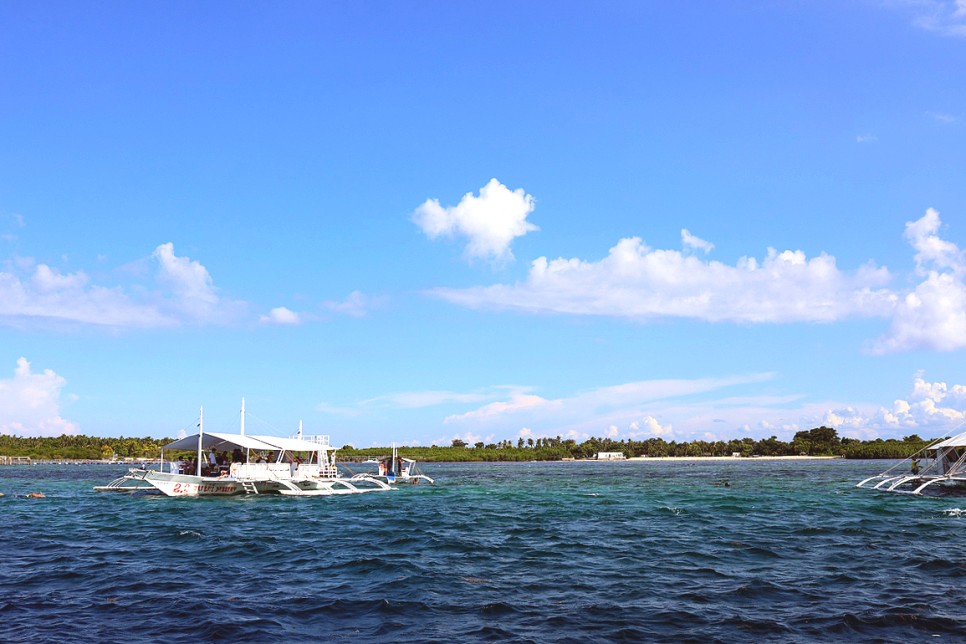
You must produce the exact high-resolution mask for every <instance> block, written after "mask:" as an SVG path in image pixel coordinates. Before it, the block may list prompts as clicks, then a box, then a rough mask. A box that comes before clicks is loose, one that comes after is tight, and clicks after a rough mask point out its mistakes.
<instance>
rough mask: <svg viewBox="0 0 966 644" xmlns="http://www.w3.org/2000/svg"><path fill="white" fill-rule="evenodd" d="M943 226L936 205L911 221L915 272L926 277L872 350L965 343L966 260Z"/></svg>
mask: <svg viewBox="0 0 966 644" xmlns="http://www.w3.org/2000/svg"><path fill="white" fill-rule="evenodd" d="M941 225H942V222H941V221H940V219H939V213H938V212H936V211H935V210H934V209H932V208H930V209H929V210H927V211H926V214H925V215H923V216H922V217H921V218H920V219H917V220H916V221H911V222H908V223H906V232H905V237H906V239H907V240H908V241H909V243H910V244H911V245H912V247H913V248H914V249H915V250H916V255H915V260H916V272H917V274H918V275H919V276H920V277H922V278H924V279H923V281H922V282H920V283H919V284H918V285H917V286H916V287H915V288H914V289H913V290H912V291H911V292H909V293H906V294H905V295H904V296H903V297H901V298H900V299H898V301H897V304H896V308H895V311H894V313H893V316H892V324H891V326H890V328H889V330H888V332H887V333H886V334H885V335H884V336H882V337H881V338H879V339H878V340H876V341H875V342H874V343H873V345H872V350H873V352H875V353H895V352H899V351H908V350H912V349H932V350H936V351H953V350H956V349H963V348H966V284H964V283H963V277H964V275H966V261H964V258H963V251H962V250H960V248H959V247H958V246H957V245H956V244H953V243H952V242H949V241H946V240H944V239H942V238H941V237H940V236H939V234H938V233H939V228H940V226H941Z"/></svg>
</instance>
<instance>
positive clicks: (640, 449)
mask: <svg viewBox="0 0 966 644" xmlns="http://www.w3.org/2000/svg"><path fill="white" fill-rule="evenodd" d="M173 440H174V439H172V438H160V439H156V438H149V437H145V438H125V437H123V436H122V437H118V438H97V437H93V436H83V435H67V434H65V435H63V436H57V437H23V436H10V435H0V456H7V457H28V458H30V459H32V460H103V461H110V460H124V459H135V460H138V459H140V460H143V459H156V458H158V457H159V456H160V454H161V448H162V447H163V446H164V445H167V444H168V443H171V442H173ZM932 442H933V439H923V438H920V437H919V436H917V435H915V434H913V435H911V436H906V437H905V438H903V439H901V440H896V439H889V440H883V439H881V438H877V439H875V440H870V441H861V440H858V439H854V438H840V437H839V435H838V432H837V431H836V430H835V429H834V428H831V427H825V426H824V425H823V426H821V427H815V428H814V429H809V430H803V431H800V432H797V433H796V434H795V436H794V438H792V440H791V442H785V441H781V440H778V438H776V437H775V436H772V437H771V438H763V439H760V440H755V439H753V438H741V439H738V438H735V439H731V440H729V441H702V440H695V441H690V442H677V441H665V440H664V439H663V438H649V439H647V440H642V441H635V440H619V441H617V440H613V439H610V438H589V439H587V440H585V441H583V442H580V443H578V442H577V441H575V440H573V439H565V438H561V437H560V436H557V437H556V438H536V439H534V438H527V439H523V438H520V439H517V441H516V443H513V442H512V441H509V440H504V441H500V442H498V443H484V442H478V443H475V444H473V445H470V444H468V443H467V442H465V441H463V440H460V439H455V440H453V441H452V443H451V444H450V445H447V446H439V445H432V446H429V447H419V446H402V447H400V448H399V450H400V452H402V455H404V456H408V457H410V458H415V459H417V460H419V461H421V462H434V461H435V462H441V461H448V462H466V461H563V460H572V459H578V460H580V459H592V458H596V456H597V454H599V453H601V452H610V453H620V454H623V455H624V457H625V458H636V457H642V456H648V457H681V458H687V457H692V458H693V457H699V456H704V457H708V456H739V457H754V456H837V457H842V458H856V459H877V458H883V459H901V458H908V457H910V456H912V455H913V454H915V453H917V452H919V451H920V450H922V449H923V448H924V447H926V446H927V445H929V444H930V443H932ZM389 453H391V448H390V447H365V448H355V447H353V446H351V445H345V446H344V447H342V448H341V449H339V452H338V456H339V460H340V461H347V462H351V461H361V460H366V459H368V458H376V457H380V456H386V455H387V454H389Z"/></svg>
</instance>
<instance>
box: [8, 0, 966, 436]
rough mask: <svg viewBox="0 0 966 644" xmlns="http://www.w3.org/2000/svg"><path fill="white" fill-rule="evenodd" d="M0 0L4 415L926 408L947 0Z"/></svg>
mask: <svg viewBox="0 0 966 644" xmlns="http://www.w3.org/2000/svg"><path fill="white" fill-rule="evenodd" d="M549 7H550V6H549V5H547V4H546V3H519V2H487V3H470V2H458V3H453V2H392V3H389V2H276V3H242V4H239V3H229V2H203V3H188V2H170V3H162V4H158V3H130V2H127V3H112V2H101V3H87V4H85V3H76V2H68V3H59V2H45V3H30V2H8V3H5V4H4V5H3V6H2V7H0V19H2V24H3V25H4V26H5V28H4V37H3V38H2V39H0V96H2V97H3V100H2V101H0V141H2V145H0V433H8V434H17V435H26V436H31V435H59V434H61V433H64V432H66V433H83V434H88V435H98V436H117V435H125V436H155V437H164V436H175V435H177V434H178V433H179V432H180V431H182V430H185V429H188V430H190V429H191V428H192V427H193V425H194V423H195V422H196V417H197V413H198V409H199V407H200V406H201V405H204V407H205V418H206V427H207V428H209V429H213V430H214V429H217V430H222V431H232V430H233V429H234V428H235V427H236V426H237V422H238V420H237V419H238V409H239V405H240V401H241V398H242V397H245V399H246V405H247V409H248V411H249V412H250V415H251V417H254V418H256V419H258V420H259V421H261V422H263V423H264V424H265V426H266V427H267V428H272V429H275V430H277V432H279V433H289V432H294V430H295V429H296V428H297V426H298V422H299V420H300V419H301V420H302V421H304V424H305V428H306V431H307V432H309V433H325V434H329V435H331V436H332V441H333V442H334V443H335V444H336V445H342V444H352V445H356V446H365V445H372V444H377V445H387V444H388V443H390V442H393V441H395V442H397V443H410V444H423V445H428V444H432V443H436V444H449V442H450V441H451V440H453V439H454V438H461V439H464V440H469V441H470V442H471V443H474V442H476V441H485V442H491V441H499V440H504V439H510V440H514V441H515V440H516V439H517V438H518V437H524V438H527V437H533V438H538V437H542V436H563V437H572V438H575V439H577V440H582V439H583V438H585V437H587V436H611V437H614V438H618V439H621V438H634V439H637V440H642V439H646V438H650V437H654V436H659V437H662V438H665V439H667V440H672V439H673V440H692V439H730V438H742V437H745V436H751V437H754V438H760V437H767V436H772V435H776V436H778V437H779V438H782V439H789V438H790V437H791V436H792V435H793V434H794V433H795V432H796V431H798V430H801V429H809V428H812V427H815V426H818V425H821V424H825V425H831V426H834V427H836V429H838V430H839V433H840V434H841V435H846V436H854V437H858V438H874V437H877V436H881V437H884V438H889V437H901V436H906V435H909V434H912V433H918V434H920V435H923V436H939V435H942V434H944V433H946V432H947V431H951V430H953V429H955V428H958V427H959V425H960V424H961V423H962V422H963V420H964V418H966V386H964V383H966V378H964V376H963V373H964V372H963V368H962V364H961V362H962V358H963V351H964V349H966V283H964V279H966V257H964V252H963V249H964V248H966V180H964V179H966V153H964V150H966V78H964V70H966V2H964V0H957V1H956V2H949V1H946V2H941V1H938V0H937V1H930V0H915V1H913V0H910V1H900V0H895V1H886V0H882V1H872V0H869V1H862V0H857V1H856V2H848V3H843V2H837V1H835V2H833V1H827V2H825V1H819V2H798V1H792V0H789V1H784V2H769V3H766V2H742V1H738V2H728V3H711V2H688V1H683V2H674V3H669V2H606V1H605V2H595V3H571V2H562V3H555V4H554V5H553V10H552V11H551V10H550V8H549Z"/></svg>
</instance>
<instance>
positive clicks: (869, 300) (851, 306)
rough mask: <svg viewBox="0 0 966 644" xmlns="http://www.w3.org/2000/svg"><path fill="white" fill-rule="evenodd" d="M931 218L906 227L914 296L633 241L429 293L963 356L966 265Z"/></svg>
mask: <svg viewBox="0 0 966 644" xmlns="http://www.w3.org/2000/svg"><path fill="white" fill-rule="evenodd" d="M941 223H942V222H941V221H940V218H939V213H938V212H937V211H936V210H934V209H932V208H930V209H929V210H927V211H926V214H925V215H923V216H922V217H921V218H920V219H918V220H916V221H913V222H908V223H907V224H906V231H905V238H906V239H907V241H909V243H910V245H911V246H912V247H913V248H914V249H915V251H916V253H915V261H916V267H917V270H916V272H917V275H919V276H920V277H923V278H924V279H923V280H922V281H921V282H920V283H919V284H918V285H916V286H915V287H914V288H913V289H912V290H909V291H906V292H902V291H894V290H891V289H889V288H887V286H888V284H889V282H890V281H891V280H892V275H891V274H890V272H889V270H888V269H886V268H884V267H881V268H880V267H877V266H875V265H874V264H872V263H869V264H866V265H864V266H861V267H859V268H858V269H856V270H854V271H843V270H840V269H839V268H838V266H837V265H836V261H835V258H834V257H832V256H830V255H827V254H824V253H823V254H821V255H819V256H817V257H812V258H809V257H807V256H806V255H805V253H804V252H802V251H800V250H795V251H792V250H786V251H782V252H778V251H776V250H774V249H768V252H767V254H766V256H765V257H764V258H763V259H762V260H757V259H755V258H752V257H743V258H741V259H739V260H738V261H737V262H736V263H735V264H734V265H728V264H724V263H721V262H716V261H708V260H702V259H699V258H697V257H694V256H692V255H688V254H685V253H682V252H679V251H675V250H659V249H653V248H650V247H648V246H647V245H646V244H645V243H644V242H643V241H642V240H641V239H640V238H638V237H631V238H625V239H622V240H620V241H619V242H618V243H617V245H616V246H614V247H613V248H611V249H610V252H609V253H608V256H607V257H605V258H604V259H601V260H600V261H596V262H594V261H585V260H581V259H578V258H572V259H564V258H558V259H555V260H548V259H547V258H546V257H540V258H538V259H536V260H534V261H533V263H532V265H531V268H530V272H529V274H528V275H527V278H526V280H525V281H523V282H518V283H516V284H496V285H492V286H479V287H471V288H466V289H451V288H437V289H434V290H432V291H430V294H432V295H435V296H437V297H440V298H442V299H445V300H447V301H449V302H452V303H454V304H458V305H462V306H466V307H469V308H485V307H490V308H496V309H511V310H512V309H515V310H520V311H527V312H532V313H558V314H569V315H596V316H609V317H622V318H629V319H633V320H637V321H642V322H643V321H649V320H653V319H657V318H674V317H677V318H692V319H698V320H704V321H708V322H738V323H775V324H781V323H794V322H835V321H839V320H843V319H848V318H875V317H879V318H887V319H891V328H890V329H889V331H888V332H887V333H886V334H885V335H883V336H882V337H881V338H879V339H878V340H876V341H874V342H872V343H870V345H869V347H870V350H871V351H872V352H873V353H893V352H898V351H908V350H912V349H931V350H937V351H952V350H956V349H962V348H966V284H964V281H963V280H964V276H966V259H964V253H963V251H962V250H961V249H960V248H959V247H958V246H957V245H956V244H954V243H952V242H949V241H947V240H944V239H943V238H942V237H940V236H939V229H940V227H941ZM681 235H682V242H683V243H684V245H685V246H686V247H689V248H695V249H701V250H704V251H706V252H709V251H710V250H711V249H712V248H713V244H711V243H709V242H706V241H704V240H702V239H700V238H697V237H695V236H693V235H691V233H690V232H689V231H688V230H687V229H684V230H682V232H681Z"/></svg>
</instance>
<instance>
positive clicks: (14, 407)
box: [0, 357, 78, 436]
mask: <svg viewBox="0 0 966 644" xmlns="http://www.w3.org/2000/svg"><path fill="white" fill-rule="evenodd" d="M65 384H66V380H64V378H63V377H62V376H59V375H57V374H56V373H54V372H53V371H52V370H50V369H45V370H44V372H43V373H33V372H32V371H31V370H30V363H29V362H27V359H26V358H23V357H21V358H20V359H18V360H17V367H16V369H15V370H14V374H13V378H7V379H0V434H12V435H17V436H60V435H62V434H76V433H77V429H78V428H77V425H75V424H74V423H72V422H70V421H69V420H65V419H64V418H63V417H61V415H60V405H61V389H62V388H63V387H64V385H65Z"/></svg>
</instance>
